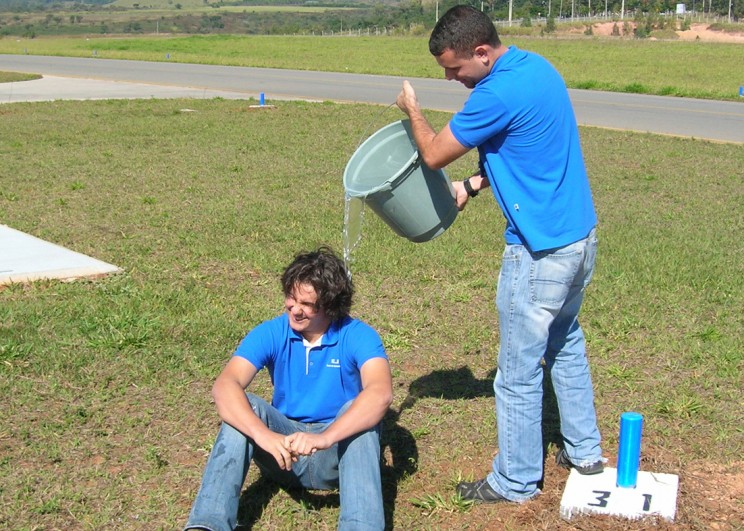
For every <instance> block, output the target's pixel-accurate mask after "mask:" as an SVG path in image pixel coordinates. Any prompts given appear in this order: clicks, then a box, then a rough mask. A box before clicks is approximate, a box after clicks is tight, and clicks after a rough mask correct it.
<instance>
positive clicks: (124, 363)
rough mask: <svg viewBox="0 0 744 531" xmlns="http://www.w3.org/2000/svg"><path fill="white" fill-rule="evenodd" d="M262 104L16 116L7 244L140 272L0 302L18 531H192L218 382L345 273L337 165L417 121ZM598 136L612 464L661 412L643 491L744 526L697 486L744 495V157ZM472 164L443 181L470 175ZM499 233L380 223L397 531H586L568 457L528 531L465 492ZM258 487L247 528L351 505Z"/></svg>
mask: <svg viewBox="0 0 744 531" xmlns="http://www.w3.org/2000/svg"><path fill="white" fill-rule="evenodd" d="M250 103H251V102H246V101H223V100H188V101H185V100H164V101H160V100H157V101H156V100H136V101H97V102H53V103H36V104H22V103H18V104H6V105H3V106H0V113H2V115H3V120H4V122H5V123H9V124H12V127H10V128H8V129H7V130H6V133H5V134H3V135H1V136H0V162H1V163H0V179H1V181H2V188H1V189H0V219H2V220H3V223H5V224H7V225H9V226H11V227H14V228H16V229H18V230H22V231H26V232H28V233H30V234H33V235H35V236H37V237H40V238H43V239H46V240H49V241H52V242H54V243H57V244H60V245H63V246H65V247H68V248H70V249H73V250H75V251H78V252H82V253H85V254H88V255H91V256H94V257H96V258H98V259H101V260H105V261H107V262H110V263H113V264H116V265H118V266H120V267H122V268H123V269H124V273H122V274H119V275H115V276H111V277H108V278H105V279H100V280H97V281H78V282H71V283H61V282H54V281H42V282H36V283H33V284H30V285H14V286H10V287H8V288H5V289H4V290H0V396H2V398H3V421H2V424H0V448H2V451H1V452H0V455H1V456H2V458H0V471H1V474H2V478H3V481H2V484H1V485H0V525H1V526H3V527H6V528H13V529H19V530H26V529H28V530H30V529H175V528H178V527H179V526H180V525H182V524H183V522H184V521H185V519H186V516H187V514H188V511H189V508H190V504H191V502H192V501H193V497H194V495H195V493H196V489H197V487H198V482H199V480H200V477H201V472H202V469H203V466H204V464H205V460H206V456H207V454H208V452H209V449H210V448H211V445H212V441H213V439H214V436H215V434H216V430H217V427H218V418H217V415H216V413H215V411H214V408H213V405H212V404H211V402H210V397H209V388H210V387H211V384H212V382H213V380H214V378H215V377H216V375H217V374H218V373H219V371H220V370H221V368H222V367H223V366H224V364H225V362H226V361H227V359H228V357H229V355H230V354H231V352H232V350H233V349H234V347H235V346H236V344H237V342H238V341H239V340H240V338H241V337H242V336H243V334H244V333H245V332H246V331H247V330H248V329H250V328H251V327H252V326H254V325H255V324H256V323H258V322H260V321H262V320H264V319H266V318H268V317H271V316H273V315H275V314H277V313H278V312H280V311H281V310H282V299H281V295H280V289H279V282H278V277H279V275H280V272H281V270H282V267H283V266H284V265H285V264H286V263H287V262H288V261H289V260H290V259H291V257H292V255H293V254H294V253H295V252H296V251H299V250H301V249H309V248H311V247H314V246H316V245H318V244H321V243H327V244H330V245H332V246H333V247H335V248H336V249H340V245H341V238H342V228H343V227H342V224H343V202H344V198H343V189H342V183H341V176H342V174H343V170H344V167H345V164H346V162H347V161H348V159H349V157H350V156H351V154H352V153H353V152H354V150H355V148H356V147H357V146H358V144H359V142H360V141H361V140H362V137H363V135H364V134H365V132H367V133H369V130H370V129H369V126H370V125H372V126H373V127H379V126H382V125H384V124H386V123H388V122H390V121H393V120H395V119H398V118H400V115H399V113H398V111H397V110H395V109H387V110H382V109H381V108H380V107H376V106H364V105H341V104H331V103H325V104H311V103H302V102H292V103H281V104H280V105H278V106H277V107H276V108H275V109H273V110H269V109H264V110H255V109H251V108H250V106H249V104H250ZM253 103H255V102H253ZM186 109H189V110H190V111H193V112H186ZM430 117H431V118H432V120H433V122H434V123H435V125H436V126H437V127H440V126H441V125H443V124H444V123H445V122H446V119H447V115H445V114H437V113H430ZM581 134H582V142H583V146H584V150H585V155H586V160H587V165H588V168H589V173H590V175H591V179H592V183H593V189H594V195H595V199H596V203H597V208H598V213H599V218H600V226H599V235H600V242H601V243H600V254H599V258H598V264H597V271H596V276H595V279H594V282H593V284H592V286H591V287H590V289H589V291H588V294H587V299H586V302H585V307H584V310H583V314H582V315H583V323H584V326H585V330H586V334H587V339H588V345H589V356H590V358H591V363H592V371H593V377H594V383H595V388H596V402H597V411H598V415H599V422H600V427H601V430H602V433H603V436H604V448H605V455H607V456H608V457H609V458H610V459H611V462H612V459H614V456H615V455H616V451H617V434H618V421H619V415H620V413H622V412H623V411H628V410H633V411H639V412H641V413H643V414H644V416H645V428H644V439H643V441H644V442H643V449H642V456H643V463H642V469H644V470H652V471H658V472H668V473H674V474H678V475H679V476H680V480H681V485H682V488H681V490H680V493H679V502H678V503H679V507H684V510H680V512H679V513H678V517H677V523H678V525H680V526H682V528H689V529H696V528H700V527H701V526H702V525H703V524H705V525H708V524H710V523H712V522H721V523H722V524H721V525H722V526H724V527H725V526H727V525H730V526H733V527H734V528H736V527H738V526H742V525H744V521H742V517H741V512H740V511H739V510H738V509H737V508H736V503H735V502H734V501H732V502H731V503H730V504H728V505H727V504H726V503H724V502H722V501H720V500H719V501H716V502H715V504H714V505H708V502H707V501H706V500H707V496H703V495H701V494H700V491H699V490H697V489H696V488H694V487H693V486H692V485H695V483H694V482H695V481H699V478H701V477H705V478H706V480H713V479H715V478H716V477H717V478H718V479H720V488H721V489H723V490H721V491H716V492H726V491H725V489H726V488H727V487H728V488H730V485H731V481H732V480H731V479H730V477H727V476H725V475H719V476H716V475H715V474H714V473H711V470H717V468H716V467H728V469H729V470H737V469H736V467H735V463H736V462H740V460H741V455H742V454H744V434H743V433H742V429H741V420H742V418H741V411H742V409H741V407H742V395H741V381H742V355H741V353H742V351H744V335H743V334H742V330H744V326H743V324H744V323H743V322H742V316H741V308H742V307H744V266H742V260H741V255H742V242H741V235H742V231H743V230H744V226H743V225H742V216H741V205H742V204H743V203H744V197H742V196H743V195H744V186H742V184H744V183H742V174H741V167H742V158H741V147H740V146H735V145H725V144H714V143H708V142H701V141H694V140H687V139H678V138H669V137H660V136H654V135H644V134H633V133H622V132H616V131H606V130H601V129H593V128H583V129H582V130H581ZM471 155H472V154H471ZM471 155H469V156H468V157H467V158H466V159H465V160H462V161H458V163H456V164H455V165H454V166H453V167H451V168H449V169H448V173H449V175H450V177H451V178H452V179H458V178H462V177H464V176H466V175H468V173H469V172H470V170H471V169H472V168H473V166H474V159H473V157H472V156H471ZM502 227H503V218H502V215H501V213H500V212H499V211H498V208H497V206H496V203H495V201H494V200H493V198H491V197H489V196H488V195H487V194H486V195H481V196H479V197H478V198H477V199H474V200H473V201H472V202H471V203H470V205H469V206H468V208H467V209H466V210H465V211H464V212H463V213H462V214H460V215H459V217H458V219H457V220H456V221H455V224H454V225H453V226H452V227H451V228H450V229H448V230H447V231H446V232H445V233H444V234H443V235H442V236H440V237H439V238H437V239H435V240H433V241H431V242H428V243H425V244H413V243H410V242H408V241H406V240H404V239H402V238H399V237H397V236H395V235H394V234H393V232H392V231H391V230H390V229H389V228H388V227H387V226H386V225H384V223H383V222H382V221H381V220H380V219H379V218H378V217H377V216H376V215H374V213H372V212H371V211H367V212H366V215H365V219H364V225H363V238H362V241H361V244H360V246H359V247H358V248H357V250H356V251H355V254H354V261H353V264H352V269H353V273H354V279H355V282H356V285H357V290H358V296H357V300H356V304H355V310H354V313H355V314H356V315H357V316H359V317H361V318H363V319H365V320H367V321H368V322H370V323H371V324H372V325H373V326H375V327H376V328H377V329H378V330H379V331H380V333H381V335H382V337H383V340H384V341H385V344H386V346H387V348H388V351H389V354H390V357H391V362H392V366H393V371H394V377H395V395H396V396H395V402H394V406H393V408H392V410H391V412H390V414H389V416H388V420H387V422H386V425H385V432H384V444H385V466H384V482H385V498H386V504H387V508H388V509H387V517H388V522H389V524H391V526H394V528H395V529H412V530H414V529H415V530H419V529H465V528H467V529H495V528H498V529H523V528H525V527H527V528H530V527H538V528H548V529H567V528H570V526H568V524H565V523H563V522H562V521H561V520H560V518H559V517H558V505H559V500H560V495H561V492H562V489H563V487H564V485H565V478H566V473H565V471H562V470H558V469H556V468H555V466H554V465H553V464H552V459H551V458H549V459H548V461H547V464H546V482H545V486H544V489H543V495H542V496H541V497H540V498H538V500H536V501H534V502H531V503H530V504H528V505H526V506H504V507H499V508H498V510H492V508H488V507H477V506H476V507H471V506H468V505H467V504H464V503H463V502H462V501H461V500H458V499H457V498H456V497H454V491H453V484H454V482H455V479H454V478H460V477H464V478H478V477H482V476H483V475H484V474H485V473H486V472H487V471H488V470H489V468H490V460H491V457H492V454H493V452H494V450H495V448H494V438H495V430H494V413H493V394H492V393H493V391H492V388H491V380H492V377H493V371H494V366H495V357H496V349H497V340H498V337H497V335H498V332H497V328H496V319H497V318H496V313H495V309H494V307H493V298H494V288H495V282H496V277H497V272H498V269H499V262H500V252H501V249H502V246H503V241H502V236H501V234H500V232H501V229H502ZM484 228H487V230H484ZM268 388H269V386H268V382H267V380H266V378H263V379H261V380H260V381H259V383H258V389H259V390H260V391H262V392H267V390H268ZM549 406H550V401H548V402H547V406H546V416H547V418H546V426H548V428H550V429H548V431H547V432H546V445H547V447H548V448H549V452H550V453H551V456H552V454H553V453H554V452H555V443H556V433H555V429H556V424H555V412H554V411H553V410H552V409H551V408H550V407H549ZM739 473H741V472H739ZM246 487H247V489H248V491H247V492H248V494H249V495H250V496H251V498H250V499H249V500H244V503H243V505H242V509H241V515H242V518H243V519H244V521H246V522H248V523H252V524H253V525H254V528H255V529H295V528H299V527H301V526H302V527H306V528H308V529H326V528H335V523H336V519H337V516H338V507H337V503H338V498H337V495H335V494H328V495H326V494H322V493H307V494H304V495H302V496H301V497H300V500H299V502H298V501H297V500H295V499H293V498H292V496H290V495H289V494H287V493H285V492H284V491H281V490H277V489H275V488H274V487H273V486H272V485H271V484H267V483H266V482H264V481H262V480H261V479H260V478H259V477H258V474H257V473H256V472H255V471H252V472H251V474H250V477H249V481H248V483H247V484H246ZM731 499H732V500H735V499H736V496H735V495H732V497H731ZM725 519H728V520H725ZM582 522H583V524H582ZM577 525H579V527H580V528H583V529H588V528H592V529H613V530H614V529H617V530H620V529H642V528H644V527H643V526H647V523H630V522H627V521H622V520H613V519H610V520H605V519H599V520H587V519H579V523H578V524H577ZM582 525H583V527H581V526H582ZM663 528H664V527H662V529H663Z"/></svg>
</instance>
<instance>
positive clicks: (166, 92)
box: [0, 75, 250, 103]
mask: <svg viewBox="0 0 744 531" xmlns="http://www.w3.org/2000/svg"><path fill="white" fill-rule="evenodd" d="M147 98H192V99H211V98H224V99H248V98H250V94H246V93H241V92H232V91H228V90H211V89H204V88H195V87H194V88H192V87H176V86H168V85H150V84H147V83H129V82H125V81H108V80H103V79H83V78H68V77H57V76H46V75H45V76H44V77H43V78H41V79H34V80H31V81H16V82H12V83H0V103H17V102H23V101H55V100H107V99H147Z"/></svg>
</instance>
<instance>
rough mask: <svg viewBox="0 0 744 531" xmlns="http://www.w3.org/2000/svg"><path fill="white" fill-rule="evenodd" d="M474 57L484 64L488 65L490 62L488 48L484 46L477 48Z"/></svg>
mask: <svg viewBox="0 0 744 531" xmlns="http://www.w3.org/2000/svg"><path fill="white" fill-rule="evenodd" d="M473 55H474V56H475V57H477V58H478V59H480V60H481V61H483V62H484V63H486V62H487V61H488V60H489V56H488V48H486V47H485V46H483V45H481V46H476V47H475V50H473Z"/></svg>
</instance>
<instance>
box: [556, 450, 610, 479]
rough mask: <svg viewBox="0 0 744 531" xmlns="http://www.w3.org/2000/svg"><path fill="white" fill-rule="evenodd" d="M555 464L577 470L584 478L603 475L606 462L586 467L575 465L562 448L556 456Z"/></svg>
mask: <svg viewBox="0 0 744 531" xmlns="http://www.w3.org/2000/svg"><path fill="white" fill-rule="evenodd" d="M555 464H556V465H558V466H562V467H563V468H575V469H576V471H577V472H578V473H579V474H581V475H582V476H591V475H593V474H601V473H602V471H603V470H604V462H602V460H601V459H600V460H599V461H595V462H594V463H591V464H588V465H584V466H577V465H574V464H573V463H572V462H571V460H570V459H569V458H568V455H567V454H566V449H565V448H561V450H560V451H559V452H558V454H557V455H556V456H555Z"/></svg>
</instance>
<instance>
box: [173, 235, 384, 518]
mask: <svg viewBox="0 0 744 531" xmlns="http://www.w3.org/2000/svg"><path fill="white" fill-rule="evenodd" d="M281 283H282V288H283V290H284V297H285V299H284V305H285V310H286V311H285V312H284V313H283V314H282V315H281V316H279V317H276V318H274V319H271V320H269V321H265V322H263V323H261V324H259V325H258V326H257V327H256V328H254V329H253V330H252V331H250V332H249V333H248V335H247V336H246V337H245V338H244V339H243V340H242V341H241V342H240V344H239V345H238V347H237V350H236V351H235V354H234V355H233V356H232V358H231V359H230V361H229V362H228V363H227V365H226V367H225V368H224V370H223V371H222V373H221V374H220V375H219V377H218V378H217V380H216V381H215V383H214V387H213V388H212V395H213V396H214V400H215V403H216V406H217V411H218V413H219V415H220V417H221V418H222V421H223V423H222V427H221V429H220V432H219V434H218V435H217V439H216V441H215V443H214V447H213V448H212V453H211V455H210V456H209V460H208V461H207V466H206V469H205V471H204V476H203V478H202V484H201V487H200V489H199V493H198V494H197V497H196V500H195V501H194V505H193V507H192V509H191V514H190V515H189V521H188V523H187V524H186V528H185V529H207V530H210V531H223V530H224V531H228V530H232V529H234V528H235V526H236V525H237V514H238V502H239V499H240V493H241V490H242V487H243V482H244V481H245V477H246V474H247V472H248V466H249V464H250V462H251V460H253V461H254V462H255V463H256V465H257V466H258V468H259V469H260V470H261V473H262V474H265V475H266V476H268V477H269V478H271V479H273V480H274V481H276V482H277V483H279V484H280V485H282V486H284V487H289V488H297V487H303V488H307V489H321V490H330V489H335V488H338V489H339V498H340V503H341V507H340V516H339V522H338V528H339V529H340V530H343V529H347V530H352V529H353V530H382V529H384V527H385V515H384V510H383V502H382V482H381V477H380V429H381V422H382V418H383V417H384V415H385V413H386V411H387V409H388V407H389V406H390V403H391V402H392V377H391V374H390V366H389V365H388V360H387V356H386V354H385V350H384V347H383V345H382V341H381V340H380V337H379V335H378V334H377V332H375V331H374V330H373V329H372V328H371V327H370V326H369V325H367V324H365V323H363V322H362V321H359V320H356V319H354V318H352V317H350V316H349V311H350V309H351V302H352V295H353V291H354V288H353V285H352V282H351V278H350V277H349V275H348V274H347V271H346V268H345V267H344V263H343V261H342V260H340V259H339V258H338V257H337V256H336V255H335V254H334V253H333V252H332V251H331V250H330V249H328V248H325V247H321V248H320V249H318V250H317V251H313V252H309V253H304V254H299V255H297V256H296V258H295V260H294V261H293V262H292V263H291V264H290V265H289V266H288V267H287V268H286V269H285V271H284V273H283V274H282V278H281ZM263 367H266V368H267V369H268V371H269V374H270V376H271V381H272V382H273V385H274V393H273V398H272V400H271V403H270V404H269V403H268V402H266V401H264V400H262V399H261V398H259V397H258V396H256V395H254V394H252V393H246V388H247V387H248V386H249V385H250V384H251V382H252V381H253V378H254V377H255V376H256V374H257V373H258V371H260V370H261V369H262V368H263Z"/></svg>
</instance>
